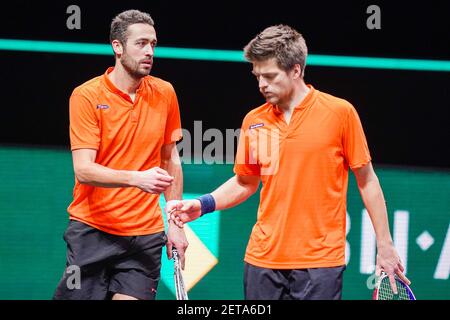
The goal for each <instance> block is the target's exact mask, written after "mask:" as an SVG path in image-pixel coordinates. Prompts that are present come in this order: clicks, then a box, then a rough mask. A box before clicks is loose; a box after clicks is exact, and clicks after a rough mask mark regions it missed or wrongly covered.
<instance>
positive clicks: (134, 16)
mask: <svg viewBox="0 0 450 320" xmlns="http://www.w3.org/2000/svg"><path fill="white" fill-rule="evenodd" d="M135 23H145V24H149V25H151V26H154V25H155V23H154V21H153V19H152V17H151V16H150V14H148V13H146V12H141V11H139V10H127V11H124V12H121V13H119V14H118V15H117V16H116V17H114V19H113V20H112V22H111V31H110V33H109V40H110V42H113V40H119V41H120V43H122V44H125V43H126V42H127V38H128V35H127V30H128V27H129V26H130V25H132V24H135Z"/></svg>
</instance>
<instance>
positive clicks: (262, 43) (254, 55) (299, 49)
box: [244, 24, 308, 75]
mask: <svg viewBox="0 0 450 320" xmlns="http://www.w3.org/2000/svg"><path fill="white" fill-rule="evenodd" d="M244 54H245V58H246V59H247V60H248V61H249V62H253V61H264V60H267V59H271V58H275V59H276V61H277V64H278V66H279V67H280V69H282V70H284V71H288V70H291V69H292V68H293V67H294V65H295V64H299V65H300V68H301V71H302V75H303V74H304V71H305V65H306V57H307V55H308V48H307V47H306V42H305V39H304V38H303V36H302V35H301V34H300V33H299V32H298V31H296V30H295V29H293V28H291V27H289V26H287V25H282V24H280V25H276V26H271V27H268V28H266V29H264V30H263V31H262V32H261V33H259V34H258V35H257V36H256V37H255V38H254V39H252V40H251V41H250V42H249V43H248V44H247V45H246V46H245V47H244Z"/></svg>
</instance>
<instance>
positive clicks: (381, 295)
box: [372, 272, 416, 300]
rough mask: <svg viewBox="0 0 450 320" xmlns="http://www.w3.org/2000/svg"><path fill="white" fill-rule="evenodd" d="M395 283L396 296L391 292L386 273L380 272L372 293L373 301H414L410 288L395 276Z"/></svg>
mask: <svg viewBox="0 0 450 320" xmlns="http://www.w3.org/2000/svg"><path fill="white" fill-rule="evenodd" d="M395 283H396V284H397V291H398V294H394V291H392V288H391V283H390V281H389V276H388V275H387V273H386V272H381V276H380V277H379V278H378V281H377V284H376V285H375V289H374V291H373V297H372V298H373V300H416V297H415V296H414V293H413V292H412V290H411V288H410V287H409V286H408V285H407V284H406V283H405V282H403V281H402V280H401V279H399V278H398V277H397V276H395Z"/></svg>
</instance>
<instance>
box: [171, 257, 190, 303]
mask: <svg viewBox="0 0 450 320" xmlns="http://www.w3.org/2000/svg"><path fill="white" fill-rule="evenodd" d="M172 256H173V268H174V272H173V278H174V281H175V295H176V298H177V300H189V299H188V295H187V292H186V287H185V286H184V279H183V275H182V274H181V263H180V260H179V259H178V251H177V249H172Z"/></svg>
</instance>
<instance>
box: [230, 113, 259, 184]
mask: <svg viewBox="0 0 450 320" xmlns="http://www.w3.org/2000/svg"><path fill="white" fill-rule="evenodd" d="M250 131H251V129H250V119H249V116H246V117H245V118H244V120H243V122H242V127H241V132H240V134H239V142H238V148H237V152H236V158H235V160H234V168H233V171H234V173H235V174H237V175H241V176H259V175H260V174H261V168H260V166H259V164H258V162H257V157H256V154H255V150H252V144H251V143H250V142H251V132H250Z"/></svg>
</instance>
